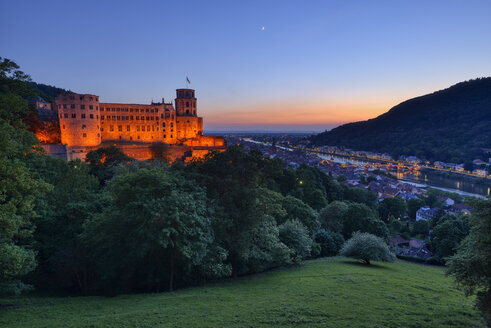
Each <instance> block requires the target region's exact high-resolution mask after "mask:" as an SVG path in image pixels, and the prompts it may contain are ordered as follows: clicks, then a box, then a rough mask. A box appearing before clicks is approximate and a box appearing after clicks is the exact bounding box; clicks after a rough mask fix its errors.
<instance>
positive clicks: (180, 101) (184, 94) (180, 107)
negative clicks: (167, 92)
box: [176, 89, 197, 116]
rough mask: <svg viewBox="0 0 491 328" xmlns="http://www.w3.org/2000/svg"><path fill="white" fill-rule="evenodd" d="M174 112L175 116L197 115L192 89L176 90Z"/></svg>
mask: <svg viewBox="0 0 491 328" xmlns="http://www.w3.org/2000/svg"><path fill="white" fill-rule="evenodd" d="M176 93H177V97H176V113H177V116H197V111H196V110H197V109H196V97H195V96H194V90H193V89H177V90H176Z"/></svg>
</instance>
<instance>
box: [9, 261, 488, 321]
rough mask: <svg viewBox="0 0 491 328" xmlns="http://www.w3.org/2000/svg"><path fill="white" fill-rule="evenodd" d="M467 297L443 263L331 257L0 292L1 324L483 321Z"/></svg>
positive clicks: (471, 300)
mask: <svg viewBox="0 0 491 328" xmlns="http://www.w3.org/2000/svg"><path fill="white" fill-rule="evenodd" d="M473 302H474V298H466V297H464V296H463V294H462V292H461V291H459V290H457V289H456V288H455V286H454V284H453V282H452V280H451V278H448V277H445V275H444V273H443V269H442V268H439V267H431V266H422V265H417V264H411V263H406V262H395V263H375V265H372V266H366V265H362V264H358V263H357V262H355V261H353V260H350V259H346V258H340V257H338V258H327V259H318V260H312V261H306V262H304V263H303V264H302V265H301V266H299V267H292V268H286V269H280V270H275V271H270V272H266V273H263V274H258V275H253V276H247V277H242V278H239V279H238V280H235V281H234V280H227V281H220V282H216V283H210V284H209V285H207V286H206V287H192V288H187V289H181V290H178V291H175V292H173V293H161V294H135V295H120V296H116V297H99V296H98V297H95V296H89V297H54V296H53V297H50V296H48V297H46V296H36V295H35V294H34V295H28V296H19V297H11V298H1V299H0V304H2V306H1V307H0V327H11V328H14V327H29V328H34V327H343V328H344V327H415V328H416V327H432V328H435V327H467V328H470V327H483V324H482V321H481V318H480V314H479V312H478V311H477V310H476V309H474V308H473ZM7 304H11V305H8V306H7Z"/></svg>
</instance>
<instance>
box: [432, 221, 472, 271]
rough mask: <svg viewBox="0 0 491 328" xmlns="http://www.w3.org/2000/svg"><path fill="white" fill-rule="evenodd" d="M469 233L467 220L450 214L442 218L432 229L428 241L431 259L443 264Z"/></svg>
mask: <svg viewBox="0 0 491 328" xmlns="http://www.w3.org/2000/svg"><path fill="white" fill-rule="evenodd" d="M468 233H469V225H468V222H467V218H466V217H465V216H463V217H456V216H454V215H451V214H447V215H445V216H443V217H442V218H441V219H440V220H439V222H438V224H437V225H436V226H435V227H434V228H433V231H432V233H431V240H430V245H429V246H430V250H431V252H432V253H433V258H434V259H435V260H436V261H437V262H439V263H441V264H444V263H445V261H446V258H447V257H449V256H452V255H454V254H455V251H456V249H457V246H458V245H459V244H460V242H461V241H462V239H464V237H465V236H467V234H468Z"/></svg>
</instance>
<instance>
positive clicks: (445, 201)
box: [225, 134, 482, 260]
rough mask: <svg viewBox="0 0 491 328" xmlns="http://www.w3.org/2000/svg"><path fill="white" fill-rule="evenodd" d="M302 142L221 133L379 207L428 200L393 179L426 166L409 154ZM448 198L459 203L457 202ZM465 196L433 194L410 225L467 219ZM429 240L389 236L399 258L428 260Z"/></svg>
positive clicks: (416, 186) (468, 209)
mask: <svg viewBox="0 0 491 328" xmlns="http://www.w3.org/2000/svg"><path fill="white" fill-rule="evenodd" d="M304 138H305V136H303V135H294V134H293V135H292V134H290V135H289V134H282V135H277V134H275V135H273V136H272V135H266V134H258V135H256V134H228V135H225V139H226V140H227V143H228V144H229V145H234V144H235V145H241V146H242V147H244V149H245V150H246V151H251V150H253V149H257V150H260V151H261V152H262V153H263V156H265V157H268V158H279V159H281V160H283V161H284V162H285V164H286V165H287V166H289V167H290V168H292V169H297V168H298V167H300V166H301V165H307V166H314V167H317V168H318V169H319V170H321V171H322V172H324V173H326V174H328V175H330V176H333V177H335V178H336V179H337V180H338V181H339V182H340V183H343V184H346V185H348V186H351V187H356V188H362V189H365V190H369V191H371V192H373V193H374V194H375V195H376V196H377V202H378V203H381V202H383V201H384V200H385V199H394V198H399V199H401V200H403V201H404V202H405V203H406V204H408V202H410V200H421V199H426V198H427V197H428V195H427V191H428V188H426V187H424V186H421V185H419V184H416V183H409V182H405V181H401V180H398V176H399V177H400V176H403V175H404V174H405V173H408V172H415V171H416V172H419V171H420V170H421V167H427V166H429V164H426V165H423V163H422V162H421V160H419V159H418V158H416V157H414V156H410V157H405V158H401V159H399V160H398V161H394V160H393V159H392V158H391V157H390V155H388V154H377V153H371V152H362V151H352V150H349V149H347V150H346V149H345V150H340V149H339V148H338V147H320V148H314V149H310V148H307V147H306V146H305V142H304V140H305V139H304ZM277 140H278V141H277ZM326 152H327V153H329V154H332V155H336V156H345V157H351V158H352V160H349V161H342V160H341V161H340V160H339V158H337V159H338V160H334V159H335V158H334V157H329V156H325V155H324V154H325V153H326ZM353 158H354V160H353ZM367 159H370V160H372V163H368V162H367ZM476 162H477V161H476ZM476 164H477V163H476ZM480 164H482V163H480ZM434 168H435V169H439V168H444V169H450V167H449V166H448V165H446V164H445V163H440V162H436V163H434ZM394 174H396V175H394ZM469 174H472V173H469ZM431 190H432V191H433V192H434V191H436V190H435V189H431ZM437 193H438V191H437ZM449 196H451V197H449ZM452 198H454V199H457V200H459V202H456V201H455V200H454V199H452ZM470 198H472V197H470ZM470 198H469V197H462V196H460V195H458V194H453V195H451V193H449V192H441V193H439V194H438V195H437V196H436V201H435V202H434V204H432V205H433V206H428V205H427V204H424V203H421V206H420V207H419V208H418V209H417V211H416V212H415V218H414V220H412V221H414V222H418V221H425V223H429V222H430V220H432V219H435V218H436V217H437V216H442V215H445V214H454V215H457V216H460V215H469V214H471V213H472V208H471V206H470V205H468V204H467V203H466V202H467V200H470ZM381 219H384V218H381ZM395 219H397V220H398V221H402V222H404V221H406V222H407V225H408V226H409V222H410V221H411V218H410V217H409V213H408V211H406V212H405V213H404V215H403V217H398V218H395ZM428 230H429V229H428ZM416 235H417V236H416ZM430 236H431V230H429V231H428V233H427V234H423V235H421V234H414V236H411V234H409V233H406V234H405V235H404V236H401V235H400V234H396V235H393V236H392V237H391V240H390V245H391V246H392V247H394V248H395V250H396V252H397V254H398V255H400V256H401V257H404V258H408V259H419V260H428V259H429V258H431V256H432V254H431V252H430V251H429V249H428V247H427V243H428V241H429V239H430Z"/></svg>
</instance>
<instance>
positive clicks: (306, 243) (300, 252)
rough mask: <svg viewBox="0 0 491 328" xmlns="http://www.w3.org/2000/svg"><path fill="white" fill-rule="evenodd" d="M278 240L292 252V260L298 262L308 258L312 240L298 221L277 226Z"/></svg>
mask: <svg viewBox="0 0 491 328" xmlns="http://www.w3.org/2000/svg"><path fill="white" fill-rule="evenodd" d="M279 232H280V240H281V242H282V243H283V244H285V245H286V246H288V248H290V249H291V250H292V252H293V259H294V260H295V261H299V260H301V259H302V258H306V257H309V256H310V252H311V250H312V239H311V238H310V236H309V233H308V230H307V228H306V227H305V226H304V225H303V224H302V223H301V222H300V221H298V220H288V221H286V222H285V223H283V224H282V225H280V226H279Z"/></svg>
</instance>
